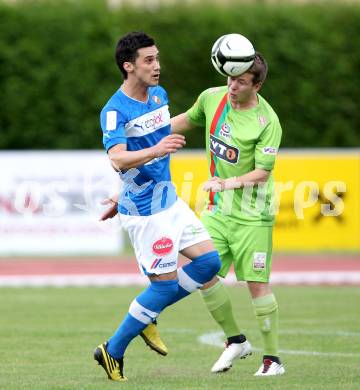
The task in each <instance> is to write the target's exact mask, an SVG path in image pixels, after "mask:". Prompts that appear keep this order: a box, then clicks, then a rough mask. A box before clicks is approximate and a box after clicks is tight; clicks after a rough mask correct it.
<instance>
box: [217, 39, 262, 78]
mask: <svg viewBox="0 0 360 390" xmlns="http://www.w3.org/2000/svg"><path fill="white" fill-rule="evenodd" d="M254 58H255V49H254V46H253V45H252V43H251V42H250V41H249V40H248V39H247V38H245V37H244V36H243V35H240V34H226V35H223V36H222V37H220V38H219V39H218V40H217V41H216V42H215V43H214V46H213V47H212V49H211V62H212V64H213V65H214V68H215V69H216V70H217V71H218V72H219V73H220V74H222V75H223V76H233V77H236V76H240V75H241V74H243V73H245V72H246V71H247V70H248V69H249V68H250V67H251V65H252V64H253V63H254Z"/></svg>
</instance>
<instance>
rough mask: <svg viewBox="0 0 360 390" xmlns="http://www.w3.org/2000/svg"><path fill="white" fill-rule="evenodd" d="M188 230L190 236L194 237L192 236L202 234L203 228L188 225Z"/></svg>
mask: <svg viewBox="0 0 360 390" xmlns="http://www.w3.org/2000/svg"><path fill="white" fill-rule="evenodd" d="M190 229H191V233H192V235H194V236H196V235H197V234H201V233H203V232H204V228H203V227H202V226H195V225H190Z"/></svg>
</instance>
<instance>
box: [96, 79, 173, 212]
mask: <svg viewBox="0 0 360 390" xmlns="http://www.w3.org/2000/svg"><path fill="white" fill-rule="evenodd" d="M148 92H149V98H148V101H147V102H146V103H144V102H140V101H138V100H135V99H132V98H130V97H129V96H127V95H125V94H124V92H122V91H121V89H119V90H118V91H117V92H116V93H115V94H114V95H113V96H112V97H111V98H110V100H109V101H108V102H107V103H106V105H105V106H104V108H103V109H102V111H101V114H100V122H101V128H102V131H103V144H104V147H105V149H106V151H108V150H109V149H110V148H111V147H113V146H115V145H117V144H126V146H127V150H128V151H135V150H141V149H145V148H149V147H151V146H153V145H155V144H157V143H158V142H159V141H160V140H161V139H162V138H164V137H166V136H167V135H169V134H170V133H171V129H170V114H169V107H168V97H167V94H166V91H165V90H164V89H163V88H162V87H160V86H156V87H150V88H149V89H148ZM169 163H170V156H169V155H166V156H164V157H161V158H156V159H153V160H151V161H149V162H148V163H146V164H144V165H142V166H139V167H137V168H132V169H129V170H127V171H124V170H123V171H122V172H120V173H119V174H120V177H121V179H122V180H123V182H124V185H123V187H122V191H121V193H120V196H119V207H118V210H119V213H121V214H127V215H152V214H156V213H158V212H160V211H162V210H165V209H167V208H169V207H170V206H171V205H172V204H173V203H174V202H175V201H176V199H177V196H176V192H175V188H174V185H173V184H172V183H171V176H170V167H169Z"/></svg>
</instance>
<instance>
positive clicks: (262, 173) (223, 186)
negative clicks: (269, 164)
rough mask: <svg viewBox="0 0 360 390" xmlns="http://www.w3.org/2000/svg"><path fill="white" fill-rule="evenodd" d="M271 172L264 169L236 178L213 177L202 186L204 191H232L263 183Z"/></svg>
mask: <svg viewBox="0 0 360 390" xmlns="http://www.w3.org/2000/svg"><path fill="white" fill-rule="evenodd" d="M270 172H271V171H266V170H265V169H254V170H253V171H251V172H248V173H245V174H244V175H241V176H237V177H230V178H228V179H222V178H221V177H213V178H211V179H210V180H208V181H207V182H206V183H205V184H204V187H203V188H204V190H205V191H212V192H222V191H226V190H234V189H237V188H241V187H250V186H253V185H254V184H259V183H264V182H266V181H267V179H268V178H269V175H270Z"/></svg>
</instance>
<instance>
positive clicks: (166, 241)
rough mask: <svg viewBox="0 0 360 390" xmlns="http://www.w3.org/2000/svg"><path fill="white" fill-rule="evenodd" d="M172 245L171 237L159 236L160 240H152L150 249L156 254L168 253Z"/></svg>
mask: <svg viewBox="0 0 360 390" xmlns="http://www.w3.org/2000/svg"><path fill="white" fill-rule="evenodd" d="M173 247H174V243H173V242H172V240H171V238H168V237H161V238H160V240H157V241H155V242H154V244H153V246H152V251H153V253H154V254H155V255H157V256H165V255H168V254H169V253H170V252H171V251H172V250H173Z"/></svg>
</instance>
